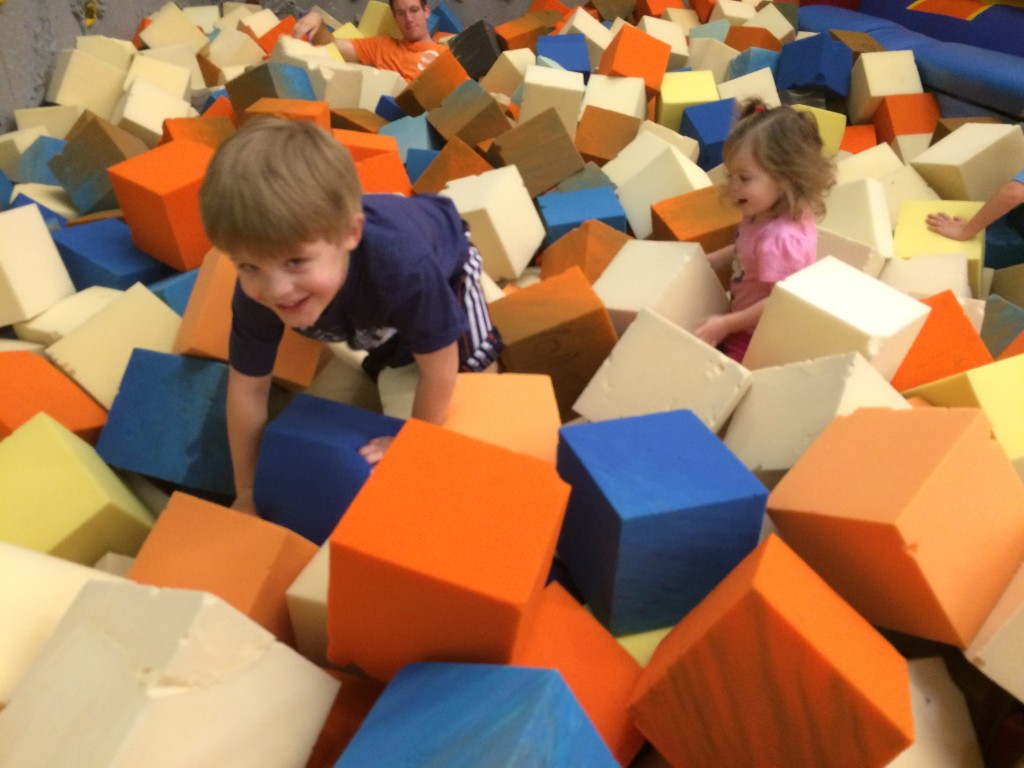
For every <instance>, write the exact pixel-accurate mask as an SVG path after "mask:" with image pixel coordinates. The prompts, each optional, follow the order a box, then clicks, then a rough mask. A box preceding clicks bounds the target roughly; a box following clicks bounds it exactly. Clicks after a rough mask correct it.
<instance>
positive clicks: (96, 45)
mask: <svg viewBox="0 0 1024 768" xmlns="http://www.w3.org/2000/svg"><path fill="white" fill-rule="evenodd" d="M75 48H76V49H77V50H79V51H84V52H85V53H88V54H89V55H90V56H95V57H96V58H97V59H102V60H103V61H105V62H107V63H108V64H110V65H111V66H113V67H116V68H117V69H120V70H121V71H122V72H127V71H128V68H129V67H130V66H131V63H132V59H134V58H135V56H136V55H138V53H139V51H138V49H137V48H136V47H135V46H134V45H132V43H131V41H130V40H122V39H119V38H116V37H107V36H106V35H79V36H78V37H76V38H75Z"/></svg>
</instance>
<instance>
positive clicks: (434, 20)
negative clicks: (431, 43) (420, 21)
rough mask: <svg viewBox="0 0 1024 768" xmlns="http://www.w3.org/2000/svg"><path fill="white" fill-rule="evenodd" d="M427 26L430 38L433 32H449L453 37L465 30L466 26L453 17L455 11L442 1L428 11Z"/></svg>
mask: <svg viewBox="0 0 1024 768" xmlns="http://www.w3.org/2000/svg"><path fill="white" fill-rule="evenodd" d="M427 26H428V27H429V29H430V34H431V36H433V34H434V33H435V32H450V33H451V34H453V35H457V34H458V33H459V32H461V31H462V30H464V29H465V28H466V25H465V24H463V23H462V21H461V20H460V19H459V17H458V16H456V15H455V11H453V10H452V9H451V7H450V6H449V5H448V3H446V2H444V1H443V0H442V2H440V3H438V4H437V5H435V6H433V7H432V8H431V9H430V18H429V19H428V22H427Z"/></svg>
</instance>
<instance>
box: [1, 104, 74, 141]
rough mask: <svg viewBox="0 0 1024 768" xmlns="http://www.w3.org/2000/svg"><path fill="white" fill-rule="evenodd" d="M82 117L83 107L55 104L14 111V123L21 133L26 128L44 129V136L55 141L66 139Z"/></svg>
mask: <svg viewBox="0 0 1024 768" xmlns="http://www.w3.org/2000/svg"><path fill="white" fill-rule="evenodd" d="M81 116H82V107H80V106H78V105H77V104H68V105H66V106H61V105H59V104H55V105H53V106H49V107H25V108H24V109H16V110H14V122H15V123H17V125H18V130H19V131H20V130H24V129H26V128H42V130H43V134H44V135H46V136H52V137H53V138H55V139H63V138H65V137H66V136H67V135H68V131H70V130H71V127H72V126H73V125H74V124H75V123H77V122H78V118H80V117H81ZM8 135H10V134H8Z"/></svg>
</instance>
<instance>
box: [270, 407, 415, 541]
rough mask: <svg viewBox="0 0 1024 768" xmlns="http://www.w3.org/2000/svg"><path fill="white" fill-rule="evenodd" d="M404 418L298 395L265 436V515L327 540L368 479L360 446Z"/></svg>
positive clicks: (390, 432) (395, 431)
mask: <svg viewBox="0 0 1024 768" xmlns="http://www.w3.org/2000/svg"><path fill="white" fill-rule="evenodd" d="M403 423H404V422H403V421H402V420H401V419H395V418H392V417H390V416H383V415H381V414H379V413H373V412H372V411H367V410H364V409H362V408H357V407H355V406H353V405H346V404H344V403H337V402H334V401H333V400H325V399H324V398H321V397H314V396H312V395H297V396H296V397H295V398H294V399H293V400H292V401H291V402H290V403H289V404H288V405H287V407H285V409H284V410H283V411H281V413H280V415H278V416H277V418H275V419H274V420H273V421H271V422H270V424H268V425H267V429H266V431H265V432H264V434H263V443H262V445H261V447H260V456H259V460H258V462H257V464H256V484H255V487H254V488H253V499H254V501H255V503H256V509H257V510H258V511H259V513H260V515H262V516H263V517H265V518H266V519H267V520H270V521H271V522H274V523H277V524H278V525H281V526H284V527H285V528H289V529H291V530H293V531H295V532H296V533H298V534H299V535H301V536H305V537H306V538H307V539H309V540H310V541H312V542H314V543H316V544H322V543H323V542H324V541H325V540H326V539H327V537H328V536H330V535H331V531H333V530H334V527H335V526H336V525H337V524H338V520H340V519H341V516H342V514H344V512H345V510H346V509H348V505H349V504H350V503H351V501H352V499H354V498H355V496H356V494H357V493H359V489H360V488H362V487H363V483H364V482H366V478H367V477H369V476H370V465H369V464H367V463H366V459H364V458H363V457H362V456H360V455H359V449H360V448H361V447H362V446H364V445H366V443H367V442H368V441H369V440H370V439H371V438H374V437H382V436H384V435H396V434H398V430H399V429H401V427H402V424H403Z"/></svg>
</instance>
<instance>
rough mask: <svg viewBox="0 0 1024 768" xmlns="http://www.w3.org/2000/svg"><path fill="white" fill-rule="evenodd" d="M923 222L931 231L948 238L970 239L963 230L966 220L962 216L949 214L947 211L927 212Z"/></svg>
mask: <svg viewBox="0 0 1024 768" xmlns="http://www.w3.org/2000/svg"><path fill="white" fill-rule="evenodd" d="M925 223H926V224H927V225H928V229H930V230H931V231H932V232H934V233H935V234H937V235H942V236H943V237H948V238H949V239H950V240H970V239H971V237H970V235H968V234H967V232H966V231H965V227H966V225H967V221H966V219H964V218H963V217H962V216H950V215H949V214H948V213H929V214H928V217H927V218H926V219H925Z"/></svg>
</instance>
